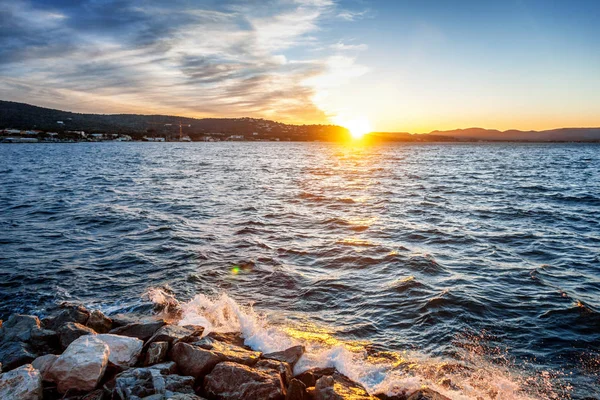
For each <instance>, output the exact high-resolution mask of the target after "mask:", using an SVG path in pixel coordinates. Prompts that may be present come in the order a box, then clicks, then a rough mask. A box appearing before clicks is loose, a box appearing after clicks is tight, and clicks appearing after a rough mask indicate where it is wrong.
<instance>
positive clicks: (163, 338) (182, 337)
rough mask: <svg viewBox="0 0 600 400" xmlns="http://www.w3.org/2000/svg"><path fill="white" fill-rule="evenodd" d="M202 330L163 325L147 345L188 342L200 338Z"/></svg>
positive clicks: (200, 328)
mask: <svg viewBox="0 0 600 400" xmlns="http://www.w3.org/2000/svg"><path fill="white" fill-rule="evenodd" d="M203 331H204V328H202V327H186V326H178V325H165V326H163V327H161V328H160V329H159V330H157V331H156V333H155V334H154V335H152V337H151V338H150V339H149V340H148V343H153V342H168V343H173V342H178V341H183V342H189V341H192V340H193V339H195V338H200V336H202V332H203Z"/></svg>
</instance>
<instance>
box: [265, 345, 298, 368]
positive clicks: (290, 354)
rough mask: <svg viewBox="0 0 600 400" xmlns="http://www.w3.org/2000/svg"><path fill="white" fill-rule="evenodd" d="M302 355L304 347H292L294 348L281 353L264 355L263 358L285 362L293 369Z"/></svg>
mask: <svg viewBox="0 0 600 400" xmlns="http://www.w3.org/2000/svg"><path fill="white" fill-rule="evenodd" d="M303 354H304V346H294V347H290V348H289V349H286V350H283V351H278V352H275V353H269V354H264V355H263V357H264V358H271V359H273V360H278V361H283V362H286V363H288V364H290V365H291V366H292V368H294V365H296V363H297V362H298V360H299V359H300V357H302V355H303Z"/></svg>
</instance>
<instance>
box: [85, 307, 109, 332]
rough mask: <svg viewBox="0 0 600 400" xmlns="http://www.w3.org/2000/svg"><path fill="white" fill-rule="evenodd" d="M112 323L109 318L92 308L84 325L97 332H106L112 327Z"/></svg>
mask: <svg viewBox="0 0 600 400" xmlns="http://www.w3.org/2000/svg"><path fill="white" fill-rule="evenodd" d="M112 324H113V322H112V320H111V319H110V318H108V317H107V316H106V315H104V314H102V312H101V311H98V310H94V311H92V313H91V314H90V317H89V319H88V321H87V324H86V325H87V326H88V327H90V328H92V329H93V330H94V331H96V332H98V333H108V332H109V331H110V330H111V329H112Z"/></svg>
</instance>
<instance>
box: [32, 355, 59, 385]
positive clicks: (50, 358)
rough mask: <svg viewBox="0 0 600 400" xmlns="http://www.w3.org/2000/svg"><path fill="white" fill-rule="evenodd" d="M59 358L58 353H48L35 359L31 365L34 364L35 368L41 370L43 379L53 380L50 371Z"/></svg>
mask: <svg viewBox="0 0 600 400" xmlns="http://www.w3.org/2000/svg"><path fill="white" fill-rule="evenodd" d="M57 359H58V356H57V355H56V354H46V355H43V356H40V357H38V358H36V359H35V360H33V361H32V362H31V365H33V368H35V369H37V370H38V371H40V374H41V375H42V380H44V381H48V382H51V381H52V378H51V375H50V373H49V372H50V369H51V368H52V365H54V362H55V361H56V360H57Z"/></svg>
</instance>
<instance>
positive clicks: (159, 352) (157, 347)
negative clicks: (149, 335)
mask: <svg viewBox="0 0 600 400" xmlns="http://www.w3.org/2000/svg"><path fill="white" fill-rule="evenodd" d="M168 352H169V343H168V342H154V343H150V346H148V351H147V352H146V359H145V360H144V365H145V366H148V365H153V364H157V363H161V362H163V361H164V360H165V359H166V358H167V353H168Z"/></svg>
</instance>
